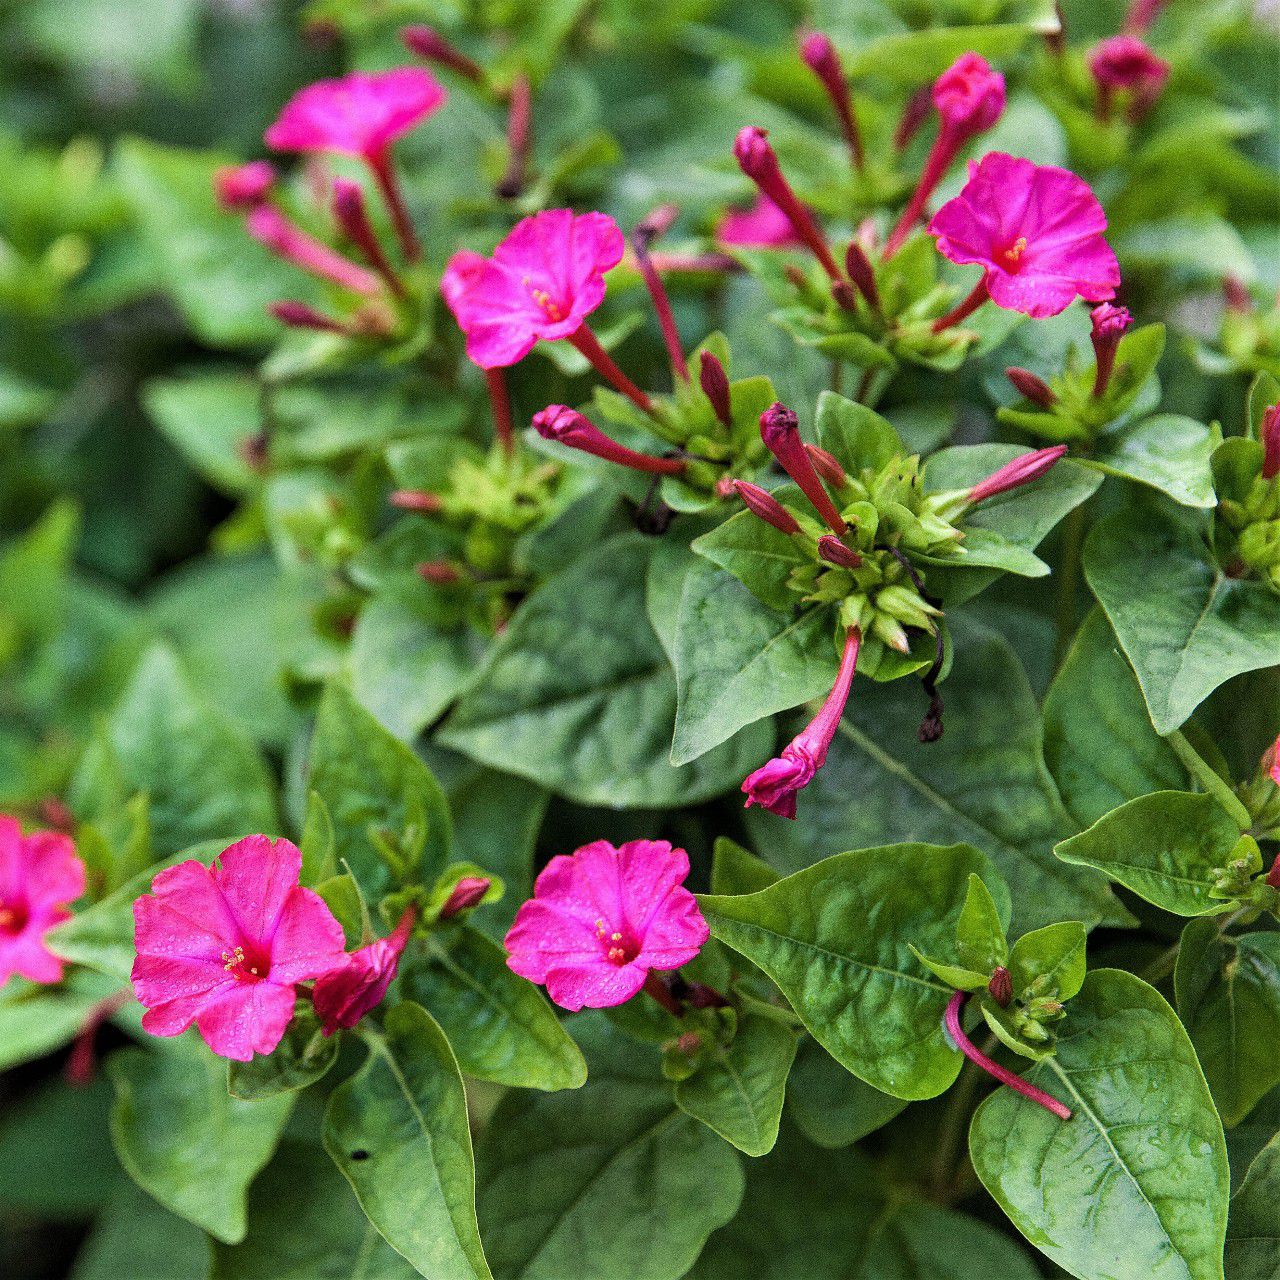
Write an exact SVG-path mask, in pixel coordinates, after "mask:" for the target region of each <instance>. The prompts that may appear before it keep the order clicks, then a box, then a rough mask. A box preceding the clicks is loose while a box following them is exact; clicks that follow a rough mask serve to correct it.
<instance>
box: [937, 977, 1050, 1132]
mask: <svg viewBox="0 0 1280 1280" xmlns="http://www.w3.org/2000/svg"><path fill="white" fill-rule="evenodd" d="M968 998H969V993H968V992H967V991H957V992H956V993H955V995H953V996H952V997H951V999H950V1001H949V1002H948V1003H947V1012H946V1013H945V1014H944V1015H943V1022H944V1023H945V1024H946V1028H947V1035H949V1036H950V1037H951V1039H952V1042H953V1043H954V1044H955V1046H956V1048H957V1049H959V1050H960V1052H961V1053H963V1054H964V1056H965V1057H966V1058H968V1059H969V1061H970V1062H972V1063H974V1064H976V1065H977V1066H979V1067H981V1068H982V1069H983V1071H985V1072H986V1073H987V1074H988V1075H990V1076H994V1077H995V1078H996V1079H997V1080H999V1081H1000V1083H1001V1084H1007V1085H1008V1086H1009V1088H1010V1089H1012V1090H1014V1091H1015V1092H1016V1093H1020V1094H1022V1096H1023V1097H1024V1098H1028V1099H1030V1100H1031V1101H1032V1102H1035V1103H1038V1104H1039V1105H1040V1106H1042V1107H1043V1108H1044V1109H1045V1110H1046V1111H1051V1112H1053V1114H1054V1115H1055V1116H1057V1117H1058V1119H1059V1120H1070V1119H1071V1108H1070V1107H1067V1106H1064V1105H1063V1104H1062V1103H1061V1102H1059V1101H1058V1100H1057V1098H1054V1097H1052V1096H1051V1095H1049V1094H1047V1093H1045V1091H1044V1090H1043V1089H1037V1088H1036V1087H1035V1085H1033V1084H1028V1083H1027V1081H1025V1080H1024V1079H1023V1078H1022V1077H1021V1076H1016V1075H1014V1074H1013V1072H1012V1071H1007V1070H1006V1069H1005V1068H1004V1067H1002V1066H1001V1065H1000V1064H999V1063H998V1062H996V1061H994V1059H992V1058H988V1057H987V1055H986V1054H985V1053H983V1052H982V1050H981V1049H979V1048H978V1046H977V1045H976V1044H974V1043H973V1041H972V1040H970V1039H969V1037H968V1036H967V1035H965V1033H964V1029H963V1028H962V1027H961V1026H960V1010H961V1009H963V1008H964V1002H965V1001H966V1000H968Z"/></svg>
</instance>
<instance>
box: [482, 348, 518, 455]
mask: <svg viewBox="0 0 1280 1280" xmlns="http://www.w3.org/2000/svg"><path fill="white" fill-rule="evenodd" d="M484 380H485V382H486V384H487V385H488V387H489V407H490V409H491V410H492V412H493V430H494V433H495V434H496V435H497V437H498V440H499V441H500V442H501V444H502V451H503V452H504V453H505V454H506V455H507V457H508V458H509V457H510V456H511V455H512V454H513V453H514V452H515V450H516V437H515V430H514V428H513V427H512V423H511V397H510V395H508V394H507V380H506V378H505V377H504V376H503V373H502V370H501V369H486V370H485V371H484Z"/></svg>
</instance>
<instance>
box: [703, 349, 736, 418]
mask: <svg viewBox="0 0 1280 1280" xmlns="http://www.w3.org/2000/svg"><path fill="white" fill-rule="evenodd" d="M698 381H699V383H700V384H701V386H702V394H703V395H704V396H706V397H707V399H708V400H710V401H711V408H712V409H713V410H714V411H715V415H716V417H717V418H718V419H719V420H720V422H721V423H723V424H724V426H726V427H732V426H733V402H732V397H731V396H730V393H729V375H728V374H727V373H725V371H724V365H722V364H721V363H720V360H719V358H718V357H717V356H716V355H715V354H714V353H713V352H710V351H704V352H703V353H702V355H701V357H700V365H699V370H698Z"/></svg>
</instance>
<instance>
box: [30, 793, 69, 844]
mask: <svg viewBox="0 0 1280 1280" xmlns="http://www.w3.org/2000/svg"><path fill="white" fill-rule="evenodd" d="M37 813H38V814H39V817H40V821H41V822H42V823H44V825H45V826H46V827H52V828H53V829H54V830H55V831H61V832H62V834H63V835H68V836H69V835H71V834H72V833H73V832H74V831H75V829H76V816H75V814H74V813H72V812H71V810H70V809H68V808H67V806H66V804H65V803H64V802H63V801H61V800H60V799H58V797H57V796H45V797H44V798H43V799H42V800H41V801H40V804H39V806H38V808H37Z"/></svg>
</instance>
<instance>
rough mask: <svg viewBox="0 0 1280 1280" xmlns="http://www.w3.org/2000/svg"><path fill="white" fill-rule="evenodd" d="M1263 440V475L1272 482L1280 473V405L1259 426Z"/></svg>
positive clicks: (1267, 414) (1273, 406)
mask: <svg viewBox="0 0 1280 1280" xmlns="http://www.w3.org/2000/svg"><path fill="white" fill-rule="evenodd" d="M1258 435H1259V436H1260V438H1261V440H1262V449H1263V455H1262V474H1263V476H1264V477H1265V478H1266V479H1268V480H1271V479H1273V478H1274V477H1275V475H1276V474H1277V472H1280V404H1273V405H1272V406H1271V408H1269V409H1268V410H1267V411H1266V412H1265V413H1264V414H1263V415H1262V421H1261V422H1260V423H1259V424H1258Z"/></svg>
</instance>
